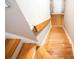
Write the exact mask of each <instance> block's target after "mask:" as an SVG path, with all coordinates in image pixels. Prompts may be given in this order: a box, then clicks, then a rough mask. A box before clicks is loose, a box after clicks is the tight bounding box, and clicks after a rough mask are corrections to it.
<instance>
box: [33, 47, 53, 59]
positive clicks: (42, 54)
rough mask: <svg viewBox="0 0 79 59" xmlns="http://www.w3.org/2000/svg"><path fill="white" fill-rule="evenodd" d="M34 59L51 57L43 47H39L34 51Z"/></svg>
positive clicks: (51, 58)
mask: <svg viewBox="0 0 79 59" xmlns="http://www.w3.org/2000/svg"><path fill="white" fill-rule="evenodd" d="M34 59H53V57H52V56H51V55H49V53H48V52H47V51H46V49H45V48H44V47H39V48H38V49H37V51H36V54H35V58H34Z"/></svg>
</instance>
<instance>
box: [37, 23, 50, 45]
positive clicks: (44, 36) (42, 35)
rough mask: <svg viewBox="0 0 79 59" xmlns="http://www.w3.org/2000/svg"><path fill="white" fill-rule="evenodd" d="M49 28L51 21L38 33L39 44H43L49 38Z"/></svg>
mask: <svg viewBox="0 0 79 59" xmlns="http://www.w3.org/2000/svg"><path fill="white" fill-rule="evenodd" d="M49 29H50V23H49V24H48V25H47V26H46V27H45V28H44V29H43V30H42V31H41V32H40V33H39V34H38V35H37V40H38V41H39V42H38V43H39V45H42V44H43V43H44V41H45V40H46V39H47V34H48V31H49Z"/></svg>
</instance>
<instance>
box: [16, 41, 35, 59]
mask: <svg viewBox="0 0 79 59" xmlns="http://www.w3.org/2000/svg"><path fill="white" fill-rule="evenodd" d="M35 47H36V45H35V44H31V43H24V45H23V47H22V49H21V51H20V53H19V55H18V57H17V59H32V58H33V54H34V50H35Z"/></svg>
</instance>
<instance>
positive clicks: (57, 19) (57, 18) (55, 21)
mask: <svg viewBox="0 0 79 59" xmlns="http://www.w3.org/2000/svg"><path fill="white" fill-rule="evenodd" d="M63 23H64V15H59V14H56V15H51V25H52V26H58V27H60V26H62V25H63Z"/></svg>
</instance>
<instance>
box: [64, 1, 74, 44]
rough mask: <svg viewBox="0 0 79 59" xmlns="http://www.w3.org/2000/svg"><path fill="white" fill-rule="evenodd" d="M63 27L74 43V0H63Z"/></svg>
mask: <svg viewBox="0 0 79 59" xmlns="http://www.w3.org/2000/svg"><path fill="white" fill-rule="evenodd" d="M64 27H65V29H66V30H67V32H68V34H69V36H70V38H71V40H72V42H73V43H74V0H65V14H64Z"/></svg>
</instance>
